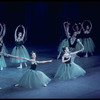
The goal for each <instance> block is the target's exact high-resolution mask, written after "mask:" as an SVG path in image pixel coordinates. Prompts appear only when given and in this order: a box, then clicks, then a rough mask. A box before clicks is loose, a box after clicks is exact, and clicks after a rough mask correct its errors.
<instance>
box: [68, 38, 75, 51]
mask: <svg viewBox="0 0 100 100" xmlns="http://www.w3.org/2000/svg"><path fill="white" fill-rule="evenodd" d="M68 41H69V50H70V51H71V52H74V51H75V47H76V43H77V39H75V41H74V43H73V44H72V43H71V38H69V39H68Z"/></svg>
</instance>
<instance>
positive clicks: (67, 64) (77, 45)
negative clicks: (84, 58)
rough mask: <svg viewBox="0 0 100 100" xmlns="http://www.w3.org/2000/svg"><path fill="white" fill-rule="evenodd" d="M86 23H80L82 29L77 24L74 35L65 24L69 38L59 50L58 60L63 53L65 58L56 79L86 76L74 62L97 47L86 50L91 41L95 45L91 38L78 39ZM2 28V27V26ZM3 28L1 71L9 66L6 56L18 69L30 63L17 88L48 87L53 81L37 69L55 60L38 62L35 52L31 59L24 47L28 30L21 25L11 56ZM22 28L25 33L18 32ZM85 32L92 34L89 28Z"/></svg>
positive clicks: (0, 54)
mask: <svg viewBox="0 0 100 100" xmlns="http://www.w3.org/2000/svg"><path fill="white" fill-rule="evenodd" d="M84 23H85V21H84V22H83V23H82V24H80V23H79V25H81V28H80V29H79V27H78V25H77V24H75V25H74V26H73V29H74V33H73V34H72V35H71V33H69V25H70V23H68V22H64V23H63V25H64V29H65V34H66V37H67V38H66V39H64V40H63V41H62V42H61V43H60V45H59V48H58V51H59V55H58V57H57V59H58V58H59V57H60V56H61V53H62V52H63V56H62V63H61V64H60V66H59V67H58V70H57V71H56V73H55V75H54V78H58V79H63V80H69V79H75V78H77V77H79V76H84V75H85V74H86V71H85V70H84V69H83V68H82V67H80V66H79V65H77V64H76V63H75V62H74V60H75V57H76V55H77V54H78V53H79V52H83V51H88V52H90V51H91V50H94V47H95V45H94V47H93V46H90V47H91V48H92V49H89V50H90V51H89V50H88V47H87V48H85V46H86V45H87V44H88V43H91V41H92V43H93V40H92V39H91V38H90V37H88V38H87V37H86V38H83V40H82V38H81V39H80V37H77V36H78V35H80V33H81V30H82V29H83V25H84ZM65 24H67V25H65ZM91 25H92V24H91ZM0 26H1V27H2V25H0ZM3 26H4V30H3V29H2V28H1V32H0V39H1V37H2V39H1V41H0V68H1V70H3V67H6V66H7V65H6V62H5V59H4V57H5V56H6V57H9V58H10V60H11V62H12V63H19V64H20V66H19V67H17V68H22V63H25V66H27V61H29V62H30V63H31V66H30V67H29V69H28V70H27V71H26V72H25V73H24V74H23V75H22V77H21V78H20V79H19V81H18V82H17V83H16V84H15V86H21V87H25V88H37V87H40V86H47V84H48V83H49V82H50V81H51V79H50V78H49V77H48V76H47V75H46V74H44V73H43V72H42V71H37V70H36V68H37V65H38V63H47V62H52V61H53V60H45V61H38V60H36V53H35V52H33V51H32V53H31V57H30V55H29V53H28V50H27V49H26V48H25V46H24V42H25V41H24V38H25V34H26V30H25V27H24V26H23V25H19V26H17V28H16V29H15V34H14V35H15V43H16V46H15V47H14V48H13V50H12V52H11V54H9V53H8V51H7V49H6V47H5V45H4V43H3V36H4V35H5V32H6V27H5V25H3ZM20 27H21V28H22V29H23V32H21V31H19V32H18V29H19V28H20ZM74 27H75V28H74ZM83 30H85V29H83ZM2 31H3V33H2ZM84 32H85V33H86V34H88V33H90V30H89V26H87V28H86V30H85V31H84ZM87 42H88V43H87ZM82 43H83V44H82ZM92 43H91V44H92ZM88 46H89V44H88ZM91 52H93V51H91ZM86 53H87V52H86Z"/></svg>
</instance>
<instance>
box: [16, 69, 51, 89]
mask: <svg viewBox="0 0 100 100" xmlns="http://www.w3.org/2000/svg"><path fill="white" fill-rule="evenodd" d="M50 81H51V79H50V78H49V77H48V76H46V75H45V74H44V73H43V72H41V71H35V70H31V69H29V70H28V71H26V72H25V73H24V75H23V76H22V77H21V79H20V80H19V82H18V83H17V84H19V86H22V87H25V88H39V87H41V86H43V85H44V84H48V83H49V82H50Z"/></svg>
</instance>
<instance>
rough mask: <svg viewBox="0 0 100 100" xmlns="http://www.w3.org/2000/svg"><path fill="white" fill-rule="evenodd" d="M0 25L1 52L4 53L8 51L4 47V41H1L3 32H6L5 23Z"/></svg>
mask: <svg viewBox="0 0 100 100" xmlns="http://www.w3.org/2000/svg"><path fill="white" fill-rule="evenodd" d="M0 27H1V31H0V41H1V42H2V43H3V52H4V53H8V50H7V48H6V46H5V44H4V42H3V38H4V36H5V34H6V25H5V24H3V26H2V24H1V23H0Z"/></svg>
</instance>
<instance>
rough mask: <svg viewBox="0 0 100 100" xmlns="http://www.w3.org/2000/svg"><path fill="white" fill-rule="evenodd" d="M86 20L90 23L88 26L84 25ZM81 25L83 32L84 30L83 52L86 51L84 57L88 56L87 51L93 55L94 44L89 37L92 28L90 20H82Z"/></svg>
mask: <svg viewBox="0 0 100 100" xmlns="http://www.w3.org/2000/svg"><path fill="white" fill-rule="evenodd" d="M86 22H88V23H89V24H90V26H89V25H88V24H87V25H86V27H85V25H84V24H85V23H86ZM82 27H83V32H84V38H83V45H84V52H85V53H86V55H85V57H88V53H91V55H92V56H93V52H94V49H95V44H94V42H93V40H92V38H91V37H90V32H91V30H92V23H91V21H90V20H84V21H83V23H82ZM84 27H85V28H84Z"/></svg>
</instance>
